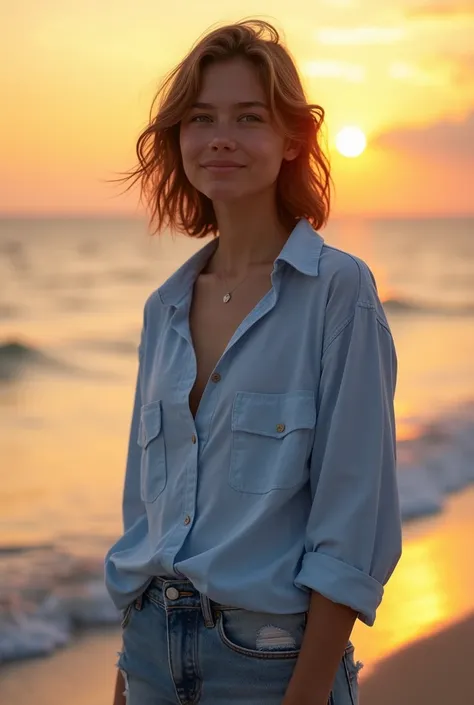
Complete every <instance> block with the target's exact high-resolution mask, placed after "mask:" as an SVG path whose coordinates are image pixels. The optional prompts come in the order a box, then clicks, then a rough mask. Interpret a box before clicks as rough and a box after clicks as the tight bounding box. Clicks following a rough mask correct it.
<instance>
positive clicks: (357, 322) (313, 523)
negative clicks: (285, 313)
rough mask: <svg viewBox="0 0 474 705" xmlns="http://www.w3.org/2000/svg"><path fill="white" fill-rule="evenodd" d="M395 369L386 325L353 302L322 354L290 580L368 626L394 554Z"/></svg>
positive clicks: (397, 528) (397, 539)
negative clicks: (304, 517) (300, 540)
mask: <svg viewBox="0 0 474 705" xmlns="http://www.w3.org/2000/svg"><path fill="white" fill-rule="evenodd" d="M396 374H397V359H396V353H395V347H394V344H393V340H392V336H391V333H390V330H389V328H388V325H387V324H386V321H385V320H384V318H383V316H381V315H380V312H379V311H378V310H377V307H376V306H372V305H370V304H367V303H360V302H358V303H357V304H356V305H355V307H354V312H353V314H352V315H351V316H350V317H348V318H347V320H346V321H345V322H344V323H343V325H341V326H340V329H339V330H338V331H337V332H335V334H334V336H333V337H332V339H331V340H330V341H328V344H327V347H326V349H325V350H324V353H323V357H322V368H321V378H320V388H319V393H318V418H317V425H316V432H315V440H314V446H313V451H312V456H311V494H312V507H311V512H310V517H309V521H308V524H307V532H306V541H305V553H304V556H303V561H302V565H301V569H300V571H299V573H298V575H297V577H296V580H295V584H296V585H298V586H299V587H302V588H304V589H311V590H315V591H316V592H319V593H320V594H322V595H323V596H325V597H326V598H328V599H330V600H331V601H333V602H336V603H340V604H344V605H348V606H349V607H351V608H352V609H353V610H355V611H356V612H357V613H358V616H359V618H360V619H361V620H362V621H363V622H365V623H366V624H368V625H369V626H371V625H372V624H373V623H374V620H375V614H376V610H377V607H378V605H379V604H380V602H381V599H382V595H383V586H384V584H385V583H386V582H387V581H388V579H389V577H390V575H391V573H392V572H393V570H394V568H395V566H396V564H397V562H398V560H399V558H400V555H401V520H400V510H399V503H398V489H397V481H396V434H395V419H394V408H393V398H394V393H395V384H396Z"/></svg>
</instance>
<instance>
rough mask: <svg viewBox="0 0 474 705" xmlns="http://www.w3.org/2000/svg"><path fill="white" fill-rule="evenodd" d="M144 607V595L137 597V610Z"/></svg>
mask: <svg viewBox="0 0 474 705" xmlns="http://www.w3.org/2000/svg"><path fill="white" fill-rule="evenodd" d="M142 605H143V594H142V595H139V596H138V597H137V599H136V600H135V608H136V609H137V610H141V608H142Z"/></svg>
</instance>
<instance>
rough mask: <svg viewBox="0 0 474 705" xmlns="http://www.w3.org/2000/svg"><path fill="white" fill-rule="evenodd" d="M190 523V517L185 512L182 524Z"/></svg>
mask: <svg viewBox="0 0 474 705" xmlns="http://www.w3.org/2000/svg"><path fill="white" fill-rule="evenodd" d="M190 523H191V517H190V516H189V514H186V516H185V517H184V524H185V526H187V525H188V524H190Z"/></svg>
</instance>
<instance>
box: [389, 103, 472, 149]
mask: <svg viewBox="0 0 474 705" xmlns="http://www.w3.org/2000/svg"><path fill="white" fill-rule="evenodd" d="M375 144H377V145H378V146H381V147H388V148H389V149H399V150H402V151H407V152H415V153H418V154H422V155H423V154H424V155H430V156H441V157H455V158H456V157H457V158H459V157H461V158H462V159H468V160H471V159H473V160H474V112H472V113H470V114H469V115H468V116H467V117H466V118H465V119H464V120H463V121H462V122H450V121H448V120H442V121H440V122H437V123H435V124H433V125H430V126H428V127H413V128H410V127H406V128H399V129H397V130H391V131H390V132H385V133H383V134H381V135H379V136H378V137H377V138H376V139H375Z"/></svg>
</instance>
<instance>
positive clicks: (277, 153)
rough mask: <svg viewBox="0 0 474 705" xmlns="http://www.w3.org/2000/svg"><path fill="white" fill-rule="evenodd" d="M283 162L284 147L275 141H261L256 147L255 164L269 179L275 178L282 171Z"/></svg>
mask: <svg viewBox="0 0 474 705" xmlns="http://www.w3.org/2000/svg"><path fill="white" fill-rule="evenodd" d="M282 160H283V145H282V144H280V143H279V142H278V141H276V140H274V139H261V140H260V141H259V142H258V143H256V144H255V146H254V162H255V164H258V167H259V171H262V172H265V174H267V175H268V176H269V177H275V176H277V175H278V172H279V171H280V167H281V163H282Z"/></svg>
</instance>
